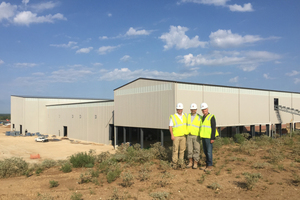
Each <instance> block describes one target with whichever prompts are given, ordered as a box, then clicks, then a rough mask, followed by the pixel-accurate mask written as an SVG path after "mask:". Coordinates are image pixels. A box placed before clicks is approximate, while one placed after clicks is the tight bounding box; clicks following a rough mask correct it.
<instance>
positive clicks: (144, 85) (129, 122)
mask: <svg viewBox="0 0 300 200" xmlns="http://www.w3.org/2000/svg"><path fill="white" fill-rule="evenodd" d="M174 101H175V98H174V83H172V82H164V81H149V80H137V81H135V82H132V83H130V84H128V85H125V86H123V87H122V88H119V89H116V90H115V91H114V102H115V126H129V127H141V128H157V129H167V128H168V119H169V115H170V114H171V113H174V105H175V103H174Z"/></svg>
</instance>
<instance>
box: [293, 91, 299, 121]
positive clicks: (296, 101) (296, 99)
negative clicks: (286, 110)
mask: <svg viewBox="0 0 300 200" xmlns="http://www.w3.org/2000/svg"><path fill="white" fill-rule="evenodd" d="M292 98H293V99H292V107H293V108H294V109H298V110H300V94H292ZM294 121H297V122H300V115H294Z"/></svg>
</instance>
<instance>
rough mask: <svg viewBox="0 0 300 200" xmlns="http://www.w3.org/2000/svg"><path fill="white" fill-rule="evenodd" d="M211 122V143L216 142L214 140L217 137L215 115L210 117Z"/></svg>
mask: <svg viewBox="0 0 300 200" xmlns="http://www.w3.org/2000/svg"><path fill="white" fill-rule="evenodd" d="M210 124H211V137H210V143H211V144H212V143H214V140H215V139H216V119H215V116H213V117H212V118H211V119H210Z"/></svg>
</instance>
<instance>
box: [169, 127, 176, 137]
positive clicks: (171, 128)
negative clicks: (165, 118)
mask: <svg viewBox="0 0 300 200" xmlns="http://www.w3.org/2000/svg"><path fill="white" fill-rule="evenodd" d="M169 131H170V133H171V140H174V139H175V137H174V135H173V127H172V126H169Z"/></svg>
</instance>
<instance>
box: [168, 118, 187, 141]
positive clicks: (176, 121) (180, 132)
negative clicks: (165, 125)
mask: <svg viewBox="0 0 300 200" xmlns="http://www.w3.org/2000/svg"><path fill="white" fill-rule="evenodd" d="M170 119H172V121H173V126H172V129H173V135H174V137H179V136H184V135H186V134H187V128H186V121H187V116H186V114H182V121H181V119H180V118H179V117H178V115H176V114H174V115H170Z"/></svg>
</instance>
